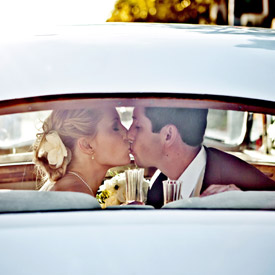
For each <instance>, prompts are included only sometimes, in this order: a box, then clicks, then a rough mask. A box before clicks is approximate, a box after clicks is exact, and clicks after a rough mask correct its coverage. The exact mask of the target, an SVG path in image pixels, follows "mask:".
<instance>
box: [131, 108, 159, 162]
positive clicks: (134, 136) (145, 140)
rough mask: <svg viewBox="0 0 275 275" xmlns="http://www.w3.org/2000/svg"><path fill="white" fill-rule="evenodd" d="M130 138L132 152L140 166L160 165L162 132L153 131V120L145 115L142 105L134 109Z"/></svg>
mask: <svg viewBox="0 0 275 275" xmlns="http://www.w3.org/2000/svg"><path fill="white" fill-rule="evenodd" d="M128 139H129V140H130V141H131V142H132V146H131V149H132V151H131V152H132V154H133V156H134V157H135V162H136V164H137V165H138V166H139V167H158V161H159V159H160V155H161V154H160V153H161V142H160V141H161V140H160V134H159V133H153V132H152V124H151V121H150V120H149V118H147V117H146V116H145V113H144V108H142V107H136V108H135V110H134V113H133V123H132V125H131V127H130V129H129V131H128Z"/></svg>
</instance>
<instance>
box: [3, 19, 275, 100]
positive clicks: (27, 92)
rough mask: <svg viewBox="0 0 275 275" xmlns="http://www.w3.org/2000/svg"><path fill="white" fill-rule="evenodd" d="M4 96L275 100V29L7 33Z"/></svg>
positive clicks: (127, 27)
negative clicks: (187, 95)
mask: <svg viewBox="0 0 275 275" xmlns="http://www.w3.org/2000/svg"><path fill="white" fill-rule="evenodd" d="M0 59H1V63H0V99H1V100H6V99H13V98H21V97H33V96H37V95H39V96H41V95H54V94H70V93H117V92H119V93H131V92H141V93H142V92H155V93H179V94H184V93H191V94H209V95H225V96H228V95H229V96H236V97H247V98H255V99H263V100H271V101H274V100H275V89H274V78H275V30H264V29H262V30H261V29H248V28H233V27H218V26H215V27H214V26H196V25H184V24H111V23H106V24H102V25H97V26H93V25H87V26H70V27H69V26H68V27H66V26H64V27H59V28H57V29H55V30H51V31H49V32H43V33H37V34H33V35H30V34H24V33H23V34H20V36H19V37H17V36H16V37H15V36H13V37H7V38H5V37H2V38H1V44H0Z"/></svg>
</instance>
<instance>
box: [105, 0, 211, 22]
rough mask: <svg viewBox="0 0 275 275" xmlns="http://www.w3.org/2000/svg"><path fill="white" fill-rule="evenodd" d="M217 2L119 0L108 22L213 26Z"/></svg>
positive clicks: (201, 0) (197, 0) (202, 0)
mask: <svg viewBox="0 0 275 275" xmlns="http://www.w3.org/2000/svg"><path fill="white" fill-rule="evenodd" d="M213 4H215V0H118V1H117V2H116V4H115V8H114V10H113V12H112V15H111V17H110V18H109V19H108V20H107V22H167V23H194V24H211V23H214V22H213V21H212V20H211V18H210V15H209V14H210V7H211V5H213Z"/></svg>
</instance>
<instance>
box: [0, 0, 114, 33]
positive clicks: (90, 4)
mask: <svg viewBox="0 0 275 275" xmlns="http://www.w3.org/2000/svg"><path fill="white" fill-rule="evenodd" d="M115 2H116V0H0V30H2V31H3V30H4V31H5V32H6V31H9V30H11V31H12V30H17V31H18V30H21V29H22V30H24V29H25V30H26V29H39V28H47V27H50V26H56V25H64V24H91V23H103V22H105V21H106V19H107V18H109V17H110V14H111V12H112V10H113V8H114V5H115Z"/></svg>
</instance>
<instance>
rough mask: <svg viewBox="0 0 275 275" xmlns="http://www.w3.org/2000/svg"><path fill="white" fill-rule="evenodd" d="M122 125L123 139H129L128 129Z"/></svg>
mask: <svg viewBox="0 0 275 275" xmlns="http://www.w3.org/2000/svg"><path fill="white" fill-rule="evenodd" d="M121 126H122V129H121V135H122V138H123V140H125V141H128V135H127V132H128V131H127V129H126V128H125V127H124V126H123V125H121Z"/></svg>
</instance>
